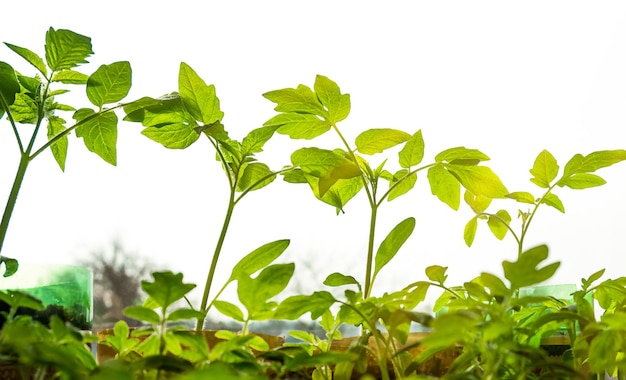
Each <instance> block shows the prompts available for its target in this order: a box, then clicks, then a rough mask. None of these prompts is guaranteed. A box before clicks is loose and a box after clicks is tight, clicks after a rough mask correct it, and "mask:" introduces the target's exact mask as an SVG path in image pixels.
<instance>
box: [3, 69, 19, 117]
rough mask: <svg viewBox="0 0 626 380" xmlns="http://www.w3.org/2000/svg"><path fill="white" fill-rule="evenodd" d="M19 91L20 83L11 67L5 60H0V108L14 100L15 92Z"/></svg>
mask: <svg viewBox="0 0 626 380" xmlns="http://www.w3.org/2000/svg"><path fill="white" fill-rule="evenodd" d="M19 92H20V83H19V82H18V81H17V75H16V74H15V70H13V67H11V65H9V64H8V63H5V62H0V97H1V98H2V101H1V102H0V109H4V107H5V106H10V105H12V104H13V102H14V101H15V94H17V93H19Z"/></svg>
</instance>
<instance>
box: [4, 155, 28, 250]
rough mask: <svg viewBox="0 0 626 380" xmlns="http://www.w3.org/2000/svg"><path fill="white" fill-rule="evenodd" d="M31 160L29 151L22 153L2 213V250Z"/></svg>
mask: <svg viewBox="0 0 626 380" xmlns="http://www.w3.org/2000/svg"><path fill="white" fill-rule="evenodd" d="M29 162H30V160H29V158H28V152H25V153H22V155H21V157H20V163H19V166H18V167H17V173H16V174H15V180H14V181H13V186H12V187H11V192H10V193H9V199H8V200H7V204H6V206H5V208H4V213H3V214H2V222H0V252H2V246H3V245H4V239H5V238H6V235H7V231H8V229H9V221H10V220H11V215H12V214H13V210H14V209H15V203H16V202H17V195H18V194H19V192H20V187H21V186H22V182H23V181H24V175H26V169H27V168H28V164H29Z"/></svg>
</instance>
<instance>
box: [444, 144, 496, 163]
mask: <svg viewBox="0 0 626 380" xmlns="http://www.w3.org/2000/svg"><path fill="white" fill-rule="evenodd" d="M454 160H478V161H479V162H480V161H489V156H487V155H486V154H484V153H483V152H481V151H479V150H477V149H468V148H465V147H463V146H460V147H456V148H450V149H446V150H444V151H443V152H441V153H439V154H438V155H436V156H435V161H436V162H452V161H454Z"/></svg>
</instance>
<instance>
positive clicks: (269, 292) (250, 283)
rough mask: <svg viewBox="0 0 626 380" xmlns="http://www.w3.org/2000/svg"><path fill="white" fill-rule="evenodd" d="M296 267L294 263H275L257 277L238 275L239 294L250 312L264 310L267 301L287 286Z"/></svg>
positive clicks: (240, 299)
mask: <svg viewBox="0 0 626 380" xmlns="http://www.w3.org/2000/svg"><path fill="white" fill-rule="evenodd" d="M294 268H295V266H294V264H293V263H289V264H273V265H270V266H267V267H265V268H263V269H262V270H261V272H260V273H259V275H258V276H257V277H256V278H251V277H248V276H240V277H238V279H237V281H238V282H239V284H238V286H237V295H238V296H239V301H241V303H242V304H243V305H244V306H245V307H246V309H247V310H248V313H249V314H255V313H256V312H258V311H263V309H264V306H265V303H266V302H267V301H269V299H270V298H272V297H274V296H276V295H278V294H279V293H280V292H282V291H283V290H284V289H285V288H286V287H287V284H288V283H289V280H290V279H291V277H292V275H293V272H294Z"/></svg>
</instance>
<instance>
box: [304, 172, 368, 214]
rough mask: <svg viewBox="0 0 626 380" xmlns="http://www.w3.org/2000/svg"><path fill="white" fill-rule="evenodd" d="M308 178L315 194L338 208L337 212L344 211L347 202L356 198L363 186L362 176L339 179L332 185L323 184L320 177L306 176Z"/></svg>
mask: <svg viewBox="0 0 626 380" xmlns="http://www.w3.org/2000/svg"><path fill="white" fill-rule="evenodd" d="M306 178H307V181H308V182H309V185H310V186H311V189H312V190H313V194H315V196H316V197H317V198H318V199H320V200H321V201H322V202H324V203H327V204H329V205H331V206H334V207H335V208H336V209H337V213H339V212H340V211H343V207H344V206H345V205H346V203H348V201H349V200H351V199H352V198H354V196H355V195H357V194H358V193H359V191H361V189H362V188H363V181H362V180H361V178H360V177H354V178H350V179H338V180H336V181H335V182H334V183H333V184H332V186H331V187H327V185H321V184H320V182H321V181H320V179H319V178H316V177H313V176H306ZM324 189H325V191H324Z"/></svg>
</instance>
